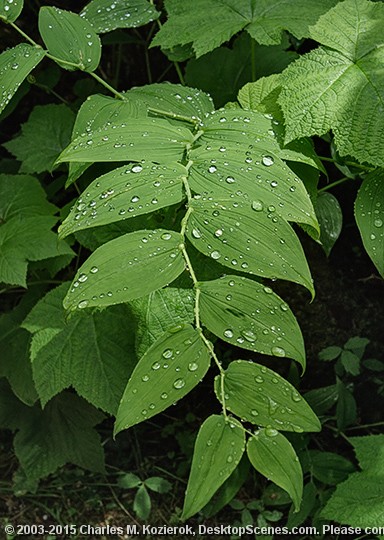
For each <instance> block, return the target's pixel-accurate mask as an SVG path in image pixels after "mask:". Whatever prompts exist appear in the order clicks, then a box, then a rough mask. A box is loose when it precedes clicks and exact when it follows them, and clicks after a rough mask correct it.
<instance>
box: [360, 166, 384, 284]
mask: <svg viewBox="0 0 384 540" xmlns="http://www.w3.org/2000/svg"><path fill="white" fill-rule="evenodd" d="M355 217H356V223H357V226H358V227H359V231H360V234H361V238H362V240H363V244H364V247H365V249H366V250H367V253H368V255H369V256H370V257H371V259H372V262H373V263H374V265H375V266H376V268H377V270H378V272H379V273H380V274H381V276H383V277H384V176H383V172H382V171H375V172H373V173H371V174H369V175H368V176H367V177H366V178H365V179H364V181H363V183H362V185H361V187H360V189H359V192H358V195H357V198H356V203H355Z"/></svg>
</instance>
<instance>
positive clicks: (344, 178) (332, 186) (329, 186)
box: [318, 176, 351, 193]
mask: <svg viewBox="0 0 384 540" xmlns="http://www.w3.org/2000/svg"><path fill="white" fill-rule="evenodd" d="M347 180H351V178H348V176H344V177H343V178H340V180H336V181H335V182H332V183H331V184H328V185H327V186H324V187H323V188H321V189H319V190H318V193H322V192H323V191H328V190H329V189H332V188H334V187H335V186H338V185H339V184H344V182H346V181H347Z"/></svg>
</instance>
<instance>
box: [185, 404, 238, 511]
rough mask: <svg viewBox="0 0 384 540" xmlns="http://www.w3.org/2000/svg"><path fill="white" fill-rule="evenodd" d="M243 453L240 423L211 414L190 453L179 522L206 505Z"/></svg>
mask: <svg viewBox="0 0 384 540" xmlns="http://www.w3.org/2000/svg"><path fill="white" fill-rule="evenodd" d="M244 450H245V432H244V429H243V428H242V426H241V424H240V422H238V421H237V420H235V419H233V418H230V419H225V418H224V417H223V416H222V415H217V414H213V415H212V416H210V417H209V418H207V420H205V422H204V423H203V424H202V426H201V428H200V430H199V433H198V435H197V439H196V443H195V448H194V452H193V459H192V467H191V473H190V475H189V480H188V486H187V491H186V494H185V501H184V508H183V514H182V519H183V520H186V519H188V518H189V517H191V516H193V515H194V514H196V513H197V512H198V511H199V510H201V509H202V508H203V506H205V505H206V504H207V503H208V502H209V501H210V499H211V498H212V496H213V495H214V494H215V493H216V491H217V490H218V489H219V487H220V486H221V485H222V484H223V483H224V482H225V480H227V478H229V477H230V475H231V474H232V472H233V471H234V470H235V469H236V467H237V465H238V464H239V462H240V460H241V458H242V455H243V453H244Z"/></svg>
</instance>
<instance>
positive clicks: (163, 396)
mask: <svg viewBox="0 0 384 540" xmlns="http://www.w3.org/2000/svg"><path fill="white" fill-rule="evenodd" d="M160 397H161V399H167V397H168V394H167V393H166V392H163V393H162V394H161V396H160Z"/></svg>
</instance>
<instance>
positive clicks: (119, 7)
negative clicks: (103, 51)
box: [80, 0, 160, 34]
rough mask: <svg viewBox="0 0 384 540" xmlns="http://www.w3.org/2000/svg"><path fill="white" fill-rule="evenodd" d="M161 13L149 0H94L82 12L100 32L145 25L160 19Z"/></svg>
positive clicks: (96, 30)
mask: <svg viewBox="0 0 384 540" xmlns="http://www.w3.org/2000/svg"><path fill="white" fill-rule="evenodd" d="M159 15H160V13H159V12H158V11H156V8H155V7H154V6H153V5H152V4H151V3H150V2H148V1H147V0H113V1H112V0H92V1H91V2H90V3H89V4H87V5H86V6H85V8H84V9H83V10H82V12H81V13H80V17H83V18H84V19H86V20H87V21H88V22H90V23H91V25H92V27H93V28H94V30H95V32H97V33H98V34H104V33H105V32H111V31H112V30H115V29H116V28H136V27H137V26H143V25H145V24H148V23H149V22H152V21H154V20H156V19H158V18H159Z"/></svg>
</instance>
